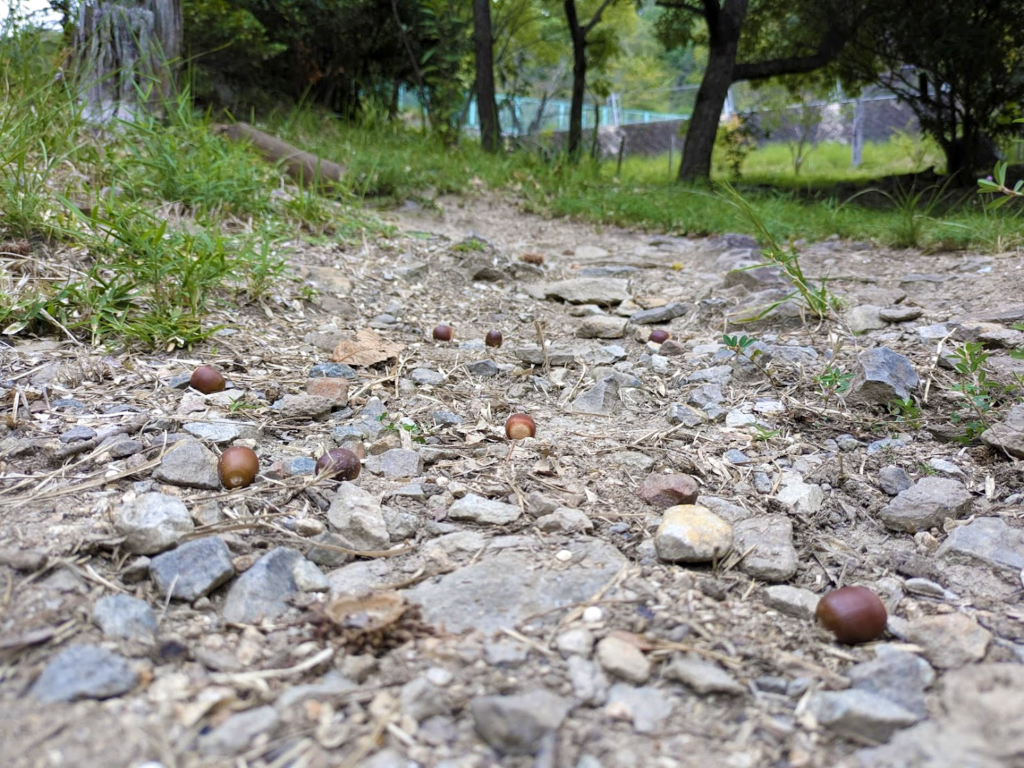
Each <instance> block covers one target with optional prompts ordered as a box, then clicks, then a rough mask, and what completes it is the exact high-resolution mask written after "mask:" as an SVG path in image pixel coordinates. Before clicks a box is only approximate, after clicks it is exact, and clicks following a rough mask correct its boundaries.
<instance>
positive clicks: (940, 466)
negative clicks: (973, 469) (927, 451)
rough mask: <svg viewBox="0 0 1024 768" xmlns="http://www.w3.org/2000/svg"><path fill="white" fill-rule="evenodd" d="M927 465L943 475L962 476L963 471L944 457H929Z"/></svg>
mask: <svg viewBox="0 0 1024 768" xmlns="http://www.w3.org/2000/svg"><path fill="white" fill-rule="evenodd" d="M928 466H929V467H931V468H932V469H934V470H935V471H936V472H941V473H942V474H944V475H952V476H953V477H963V476H964V471H963V470H962V469H960V467H958V466H957V465H956V464H954V463H953V462H952V461H947V460H946V459H929V460H928Z"/></svg>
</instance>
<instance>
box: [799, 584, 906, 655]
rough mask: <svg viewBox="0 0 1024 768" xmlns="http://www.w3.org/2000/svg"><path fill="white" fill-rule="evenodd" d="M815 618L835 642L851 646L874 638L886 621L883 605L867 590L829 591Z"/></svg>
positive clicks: (843, 588) (821, 600)
mask: <svg viewBox="0 0 1024 768" xmlns="http://www.w3.org/2000/svg"><path fill="white" fill-rule="evenodd" d="M814 615H815V617H816V618H817V619H818V623H819V624H821V626H823V627H824V628H825V629H827V630H828V631H829V632H831V633H832V634H833V635H835V636H836V640H838V641H839V642H840V643H848V644H850V645H854V644H856V643H867V642H870V641H872V640H875V639H877V638H878V637H880V636H881V635H882V633H883V632H884V631H885V624H886V621H887V620H888V614H887V613H886V611H885V604H884V603H882V601H881V599H880V598H879V597H878V595H876V594H875V593H874V592H872V591H871V590H870V589H868V588H867V587H841V588H840V589H834V590H832V591H831V592H829V593H827V594H826V595H824V596H823V597H822V598H821V599H820V600H819V601H818V608H817V610H815V612H814Z"/></svg>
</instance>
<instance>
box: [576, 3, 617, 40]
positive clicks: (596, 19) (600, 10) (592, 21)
mask: <svg viewBox="0 0 1024 768" xmlns="http://www.w3.org/2000/svg"><path fill="white" fill-rule="evenodd" d="M614 2H615V0H604V2H603V3H601V7H600V8H598V9H597V13H595V14H594V15H593V17H592V18H591V19H590V21H589V22H587V25H586V26H585V27H583V37H586V36H587V35H589V34H590V31H591V30H592V29H593V28H594V27H596V26H597V25H598V24H600V23H601V14H603V13H604V12H605V11H606V10H607V9H608V6H609V5H611V4H612V3H614Z"/></svg>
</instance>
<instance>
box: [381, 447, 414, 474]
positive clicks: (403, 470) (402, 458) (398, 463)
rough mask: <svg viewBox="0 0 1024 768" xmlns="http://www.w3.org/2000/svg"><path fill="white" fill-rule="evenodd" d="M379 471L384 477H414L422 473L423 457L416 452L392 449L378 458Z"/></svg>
mask: <svg viewBox="0 0 1024 768" xmlns="http://www.w3.org/2000/svg"><path fill="white" fill-rule="evenodd" d="M380 470H381V472H382V473H383V475H384V477H386V478H388V479H389V480H393V479H395V478H397V477H416V476H417V475H419V474H420V473H421V472H423V457H422V456H420V454H419V452H418V451H412V450H409V449H406V448H392V449H391V450H389V451H385V452H384V455H383V456H381V458H380Z"/></svg>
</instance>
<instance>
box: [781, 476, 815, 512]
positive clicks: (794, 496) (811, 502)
mask: <svg viewBox="0 0 1024 768" xmlns="http://www.w3.org/2000/svg"><path fill="white" fill-rule="evenodd" d="M787 480H788V482H787ZM783 483H784V484H783V486H782V488H780V489H779V491H778V493H776V494H775V497H774V498H775V501H776V502H777V503H778V504H780V505H781V506H782V507H783V508H784V509H786V510H788V511H790V512H795V513H798V514H802V515H813V514H814V513H815V512H817V511H818V510H819V509H821V506H822V505H823V504H824V503H825V492H824V491H823V490H821V486H819V485H814V484H813V483H805V482H803V480H800V479H799V478H787V479H784V480H783Z"/></svg>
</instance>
